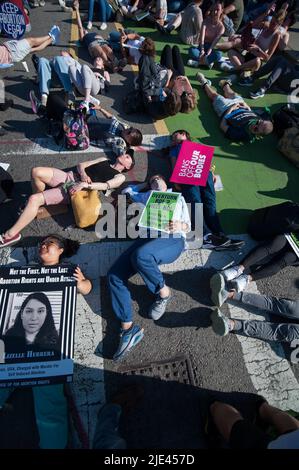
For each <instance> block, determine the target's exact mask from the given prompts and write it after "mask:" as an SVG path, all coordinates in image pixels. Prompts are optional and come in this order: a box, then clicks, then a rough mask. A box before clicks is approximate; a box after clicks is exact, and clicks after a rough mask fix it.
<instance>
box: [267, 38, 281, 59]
mask: <svg viewBox="0 0 299 470" xmlns="http://www.w3.org/2000/svg"><path fill="white" fill-rule="evenodd" d="M279 40H280V34H279V33H276V34H275V36H274V37H273V39H272V41H271V44H270V47H269V49H268V51H267V52H264V54H265V60H267V61H268V60H269V59H271V57H272V55H273V54H274V52H275V51H276V48H277V46H278V44H279Z"/></svg>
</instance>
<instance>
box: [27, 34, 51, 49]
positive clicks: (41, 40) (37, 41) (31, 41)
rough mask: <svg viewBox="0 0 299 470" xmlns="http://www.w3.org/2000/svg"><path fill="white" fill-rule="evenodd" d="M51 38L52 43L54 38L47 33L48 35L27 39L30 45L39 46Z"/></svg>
mask: <svg viewBox="0 0 299 470" xmlns="http://www.w3.org/2000/svg"><path fill="white" fill-rule="evenodd" d="M49 39H50V43H51V42H52V41H53V39H52V38H51V37H50V36H49V35H48V34H47V35H46V36H42V37H39V38H26V41H28V42H29V44H30V47H38V46H40V45H41V44H43V43H44V42H46V41H48V40H49Z"/></svg>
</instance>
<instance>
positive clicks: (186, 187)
mask: <svg viewBox="0 0 299 470" xmlns="http://www.w3.org/2000/svg"><path fill="white" fill-rule="evenodd" d="M171 139H172V145H171V148H170V152H169V158H170V163H171V167H172V169H174V167H175V164H176V160H177V158H178V156H179V153H180V150H181V146H182V143H183V142H184V141H186V140H190V134H189V132H187V131H186V130H184V129H181V130H177V131H175V132H174V133H173V134H172V136H171ZM178 188H179V190H180V191H181V192H182V195H183V197H184V198H185V200H186V202H187V203H190V204H191V226H192V229H194V227H195V221H196V207H197V204H203V216H204V220H203V235H204V238H203V245H202V248H208V249H215V250H231V249H239V248H240V247H241V246H243V245H244V242H243V241H242V240H233V239H230V238H228V237H227V236H226V235H225V234H224V231H223V229H222V227H221V224H220V220H219V217H218V214H217V211H216V193H215V188H214V178H213V173H212V172H211V171H210V172H209V176H208V180H207V184H206V186H193V185H190V184H182V185H180V186H179V187H178Z"/></svg>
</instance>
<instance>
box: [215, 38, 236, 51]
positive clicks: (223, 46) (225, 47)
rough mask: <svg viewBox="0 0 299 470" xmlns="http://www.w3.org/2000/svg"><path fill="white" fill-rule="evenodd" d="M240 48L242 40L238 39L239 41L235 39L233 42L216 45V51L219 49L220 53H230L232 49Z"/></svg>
mask: <svg viewBox="0 0 299 470" xmlns="http://www.w3.org/2000/svg"><path fill="white" fill-rule="evenodd" d="M240 46H241V39H240V38H237V39H234V40H233V41H225V42H219V43H218V44H216V46H215V49H218V51H223V52H227V51H230V50H231V49H234V48H236V47H240Z"/></svg>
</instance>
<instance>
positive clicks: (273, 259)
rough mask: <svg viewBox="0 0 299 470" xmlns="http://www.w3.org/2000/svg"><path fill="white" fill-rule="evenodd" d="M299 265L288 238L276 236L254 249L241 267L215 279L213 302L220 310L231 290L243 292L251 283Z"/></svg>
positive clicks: (231, 269) (213, 278)
mask: <svg viewBox="0 0 299 470" xmlns="http://www.w3.org/2000/svg"><path fill="white" fill-rule="evenodd" d="M298 265H299V260H298V257H297V255H296V253H295V252H294V250H293V248H292V247H291V245H290V244H289V242H288V241H287V239H286V237H285V236H284V235H277V236H276V237H274V238H273V239H272V240H271V241H269V242H266V243H263V244H261V245H259V246H257V247H256V248H254V249H253V250H251V251H250V253H248V255H246V256H245V258H244V259H243V260H242V261H240V263H239V264H237V265H235V266H232V267H230V268H227V269H224V270H223V271H220V272H219V273H216V274H214V276H212V278H211V282H210V285H211V290H212V301H213V302H214V305H216V306H217V307H221V305H222V304H223V303H224V302H225V300H226V299H227V298H228V295H229V290H230V289H232V290H234V291H236V292H238V293H239V292H243V291H244V290H245V289H246V287H247V286H248V285H249V284H250V282H252V281H257V280H259V279H264V278H266V277H270V276H274V275H275V274H277V273H279V272H280V271H281V270H282V269H284V268H286V267H287V266H298ZM226 283H227V287H228V289H227V288H226Z"/></svg>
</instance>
